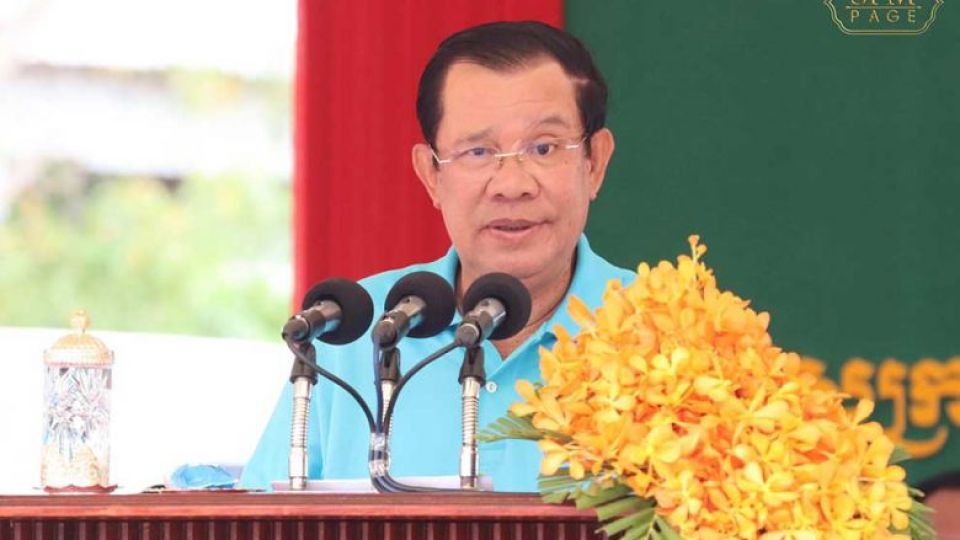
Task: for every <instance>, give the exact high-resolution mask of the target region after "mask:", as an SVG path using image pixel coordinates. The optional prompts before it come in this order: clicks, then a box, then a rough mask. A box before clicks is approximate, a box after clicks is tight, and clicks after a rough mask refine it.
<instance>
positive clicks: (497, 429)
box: [477, 413, 547, 442]
mask: <svg viewBox="0 0 960 540" xmlns="http://www.w3.org/2000/svg"><path fill="white" fill-rule="evenodd" d="M546 437H547V434H546V432H545V431H542V430H539V429H537V428H535V427H533V419H532V418H530V417H529V416H525V417H522V418H521V417H519V416H515V415H514V414H512V413H507V416H502V417H500V418H497V419H496V420H495V421H494V422H493V423H492V424H490V425H488V426H487V427H485V428H483V429H482V430H480V432H479V433H477V440H478V441H480V442H494V441H502V440H507V439H514V440H529V441H539V440H540V439H544V438H546Z"/></svg>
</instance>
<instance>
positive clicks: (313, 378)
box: [281, 278, 373, 491]
mask: <svg viewBox="0 0 960 540" xmlns="http://www.w3.org/2000/svg"><path fill="white" fill-rule="evenodd" d="M372 319H373V300H371V299H370V295H369V294H368V293H367V291H365V290H364V289H363V287H361V286H360V285H359V284H357V283H356V282H354V281H350V280H347V279H336V278H335V279H328V280H325V281H321V282H320V283H318V284H316V285H314V286H313V288H311V289H310V290H309V291H307V294H306V295H304V297H303V311H301V312H300V313H297V314H296V315H294V316H293V317H291V318H290V320H288V321H287V323H286V324H284V325H283V331H282V332H281V336H283V339H284V341H286V342H287V345H288V346H290V348H291V350H294V349H296V351H295V353H296V354H298V358H297V360H296V361H295V362H294V364H293V370H292V372H291V374H290V382H291V383H293V415H292V416H293V418H292V427H291V430H290V453H289V455H288V461H287V464H288V467H289V477H290V489H291V490H295V491H300V490H303V489H306V485H307V471H308V470H309V468H308V466H307V420H308V418H307V417H308V414H309V411H310V392H311V390H312V389H313V385H315V384H316V383H317V370H316V369H315V368H314V367H311V366H310V365H308V364H307V363H305V362H304V361H303V360H301V359H300V356H301V355H302V356H303V357H305V358H308V359H309V360H310V361H311V362H312V363H313V364H316V354H317V352H316V349H314V347H313V340H314V339H320V340H321V341H324V342H326V343H331V344H335V345H342V344H344V343H350V342H351V341H354V340H356V339H357V338H358V337H360V336H361V335H362V334H363V333H364V332H366V331H367V328H368V327H369V326H370V321H371V320H372Z"/></svg>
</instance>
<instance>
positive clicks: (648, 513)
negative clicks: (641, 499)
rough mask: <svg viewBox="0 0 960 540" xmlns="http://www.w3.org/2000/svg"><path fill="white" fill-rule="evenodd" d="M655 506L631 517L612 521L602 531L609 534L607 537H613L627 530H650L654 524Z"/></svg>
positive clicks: (637, 512) (639, 511)
mask: <svg viewBox="0 0 960 540" xmlns="http://www.w3.org/2000/svg"><path fill="white" fill-rule="evenodd" d="M653 517H654V516H653V506H648V507H646V508H644V509H642V510H638V511H636V512H634V513H632V514H630V515H627V516H623V517H621V518H618V519H615V520H612V521H611V522H610V523H608V524H606V525H604V526H603V527H601V530H602V531H603V532H605V533H607V536H611V537H612V536H613V535H615V534H619V533H621V532H623V531H626V530H628V529H629V530H631V531H633V530H640V531H641V532H642V531H644V530H648V531H649V530H650V529H651V525H652V524H653Z"/></svg>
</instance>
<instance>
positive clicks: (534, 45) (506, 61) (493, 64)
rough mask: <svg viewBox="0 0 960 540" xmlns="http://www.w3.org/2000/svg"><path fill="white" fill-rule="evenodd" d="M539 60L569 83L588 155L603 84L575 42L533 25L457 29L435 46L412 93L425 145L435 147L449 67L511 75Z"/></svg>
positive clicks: (603, 99) (603, 106) (603, 112)
mask: <svg viewBox="0 0 960 540" xmlns="http://www.w3.org/2000/svg"><path fill="white" fill-rule="evenodd" d="M539 58H549V59H553V60H556V61H557V63H559V64H560V66H561V67H562V68H563V71H564V72H565V73H566V74H567V76H569V77H570V78H572V79H573V80H574V83H575V85H576V97H577V108H578V109H579V110H580V123H581V124H583V130H584V135H586V136H587V141H586V145H585V146H586V151H587V153H588V154H589V152H590V136H591V135H593V134H594V133H596V132H597V131H598V130H599V129H600V128H602V127H603V125H604V122H605V121H606V116H607V83H606V82H605V81H604V80H603V76H602V75H600V70H598V69H597V66H596V65H595V64H594V63H593V58H592V57H591V56H590V52H589V51H588V50H587V48H586V47H584V46H583V43H581V42H580V40H578V39H577V38H575V37H573V36H572V35H570V34H568V33H566V32H564V31H563V30H559V29H557V28H554V27H552V26H550V25H548V24H545V23H542V22H538V21H515V22H495V23H488V24H481V25H479V26H474V27H471V28H467V29H466V30H461V31H460V32H457V33H456V34H453V35H452V36H450V37H448V38H447V39H445V40H443V42H442V43H440V46H439V47H437V51H436V52H435V53H433V57H432V58H430V61H429V62H427V67H425V68H424V69H423V74H422V75H420V87H419V89H418V92H417V119H418V120H420V130H421V131H422V132H423V137H424V138H425V139H426V141H427V143H428V144H429V145H430V146H431V147H434V148H435V147H436V142H437V140H436V139H437V126H438V125H439V124H440V119H441V118H442V117H443V108H442V106H441V103H442V95H441V93H442V89H443V84H444V81H445V79H446V75H447V72H448V71H449V70H450V66H451V65H453V64H454V63H456V62H463V61H465V62H471V63H474V64H478V65H480V66H483V67H486V68H490V69H493V70H497V71H511V70H516V69H519V68H522V67H524V66H526V65H529V63H530V61H531V60H536V59H539Z"/></svg>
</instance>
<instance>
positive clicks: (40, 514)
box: [0, 492, 596, 523]
mask: <svg viewBox="0 0 960 540" xmlns="http://www.w3.org/2000/svg"><path fill="white" fill-rule="evenodd" d="M198 517H204V518H284V517H315V518H324V517H336V518H350V517H356V518H370V517H379V518H382V519H394V518H398V519H411V518H414V519H415V518H425V519H426V518H439V519H460V518H467V517H469V518H471V519H492V520H495V519H511V520H523V519H525V518H529V519H537V520H543V519H558V520H564V521H571V520H573V521H584V522H590V523H596V514H595V513H594V512H593V511H592V510H587V511H582V510H577V509H576V508H574V507H572V506H560V505H552V504H544V503H543V502H541V500H540V498H539V497H537V496H536V495H532V494H531V495H526V494H506V493H502V494H501V493H432V494H431V493H379V494H319V493H307V494H289V493H216V492H176V493H170V492H168V493H150V494H138V495H24V496H0V518H8V519H17V518H92V519H110V518H123V519H129V518H160V519H174V518H198Z"/></svg>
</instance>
